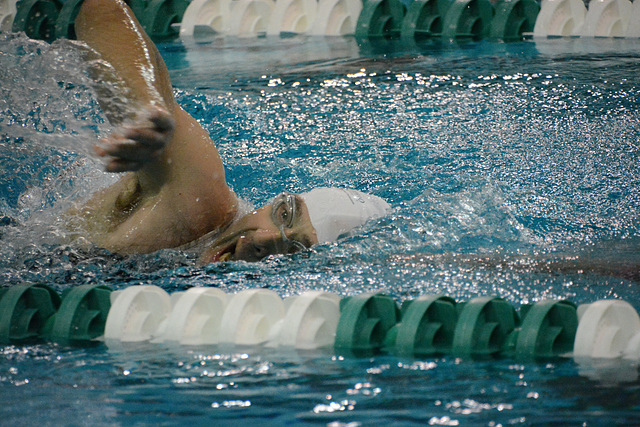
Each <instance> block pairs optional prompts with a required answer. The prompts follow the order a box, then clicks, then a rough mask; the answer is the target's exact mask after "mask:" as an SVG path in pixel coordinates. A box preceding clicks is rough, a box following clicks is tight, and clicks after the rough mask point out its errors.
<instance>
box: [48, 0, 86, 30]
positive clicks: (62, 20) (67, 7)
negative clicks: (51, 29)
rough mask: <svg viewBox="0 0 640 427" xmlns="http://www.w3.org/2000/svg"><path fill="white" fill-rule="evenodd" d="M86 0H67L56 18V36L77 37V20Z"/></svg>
mask: <svg viewBox="0 0 640 427" xmlns="http://www.w3.org/2000/svg"><path fill="white" fill-rule="evenodd" d="M83 1H84V0H67V1H65V2H64V4H63V5H62V8H61V9H60V12H59V13H58V16H57V18H56V25H55V38H56V39H60V38H67V39H72V40H74V39H75V38H76V30H75V21H76V17H77V16H78V12H80V7H81V6H82V2H83Z"/></svg>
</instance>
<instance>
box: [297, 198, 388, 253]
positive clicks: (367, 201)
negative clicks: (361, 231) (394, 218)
mask: <svg viewBox="0 0 640 427" xmlns="http://www.w3.org/2000/svg"><path fill="white" fill-rule="evenodd" d="M300 196H301V197H302V199H303V200H304V202H305V204H306V205H307V209H308V210H309V217H310V218H311V225H313V228H315V229H316V235H317V236H318V243H325V242H333V241H335V240H337V239H338V237H339V236H340V235H342V234H345V233H348V232H349V231H351V230H353V229H354V228H356V227H359V226H361V225H363V224H364V223H366V222H367V221H368V220H369V219H372V218H380V217H382V216H384V215H386V213H387V212H388V211H389V210H390V209H391V206H389V204H388V203H387V202H385V201H384V200H383V199H381V198H380V197H378V196H372V195H370V194H365V193H362V192H360V191H357V190H350V189H346V188H327V187H320V188H314V189H313V190H311V191H309V192H307V193H303V194H301V195H300Z"/></svg>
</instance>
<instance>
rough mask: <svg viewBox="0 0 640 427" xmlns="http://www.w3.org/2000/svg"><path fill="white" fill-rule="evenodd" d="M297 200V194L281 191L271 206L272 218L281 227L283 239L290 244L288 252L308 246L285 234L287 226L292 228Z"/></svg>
mask: <svg viewBox="0 0 640 427" xmlns="http://www.w3.org/2000/svg"><path fill="white" fill-rule="evenodd" d="M297 209H298V206H297V200H296V196H295V194H292V193H286V192H285V193H281V194H279V195H278V196H276V198H275V199H274V200H273V203H272V207H271V220H272V221H273V223H274V224H275V225H276V226H277V227H278V228H280V234H281V235H282V241H283V242H284V243H285V244H287V245H288V252H289V253H294V252H298V251H300V250H304V249H306V246H305V245H303V244H302V243H300V242H298V241H297V240H293V239H289V238H288V237H287V235H286V234H285V232H284V230H285V228H288V229H290V228H292V227H293V224H294V222H295V218H296V214H297Z"/></svg>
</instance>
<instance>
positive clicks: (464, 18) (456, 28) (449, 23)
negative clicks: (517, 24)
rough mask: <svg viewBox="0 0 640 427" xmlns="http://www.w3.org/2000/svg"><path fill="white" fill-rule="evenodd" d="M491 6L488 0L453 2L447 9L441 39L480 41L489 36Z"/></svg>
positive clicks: (460, 0)
mask: <svg viewBox="0 0 640 427" xmlns="http://www.w3.org/2000/svg"><path fill="white" fill-rule="evenodd" d="M492 19H493V6H492V5H491V3H490V2H489V0H454V1H453V3H451V6H449V9H447V14H446V15H445V17H444V23H443V28H442V38H443V39H444V40H449V41H468V40H481V39H484V38H486V37H487V36H488V35H489V28H490V25H491V20H492Z"/></svg>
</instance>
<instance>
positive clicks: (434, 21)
mask: <svg viewBox="0 0 640 427" xmlns="http://www.w3.org/2000/svg"><path fill="white" fill-rule="evenodd" d="M450 4H451V0H414V1H412V2H411V4H410V5H409V8H408V10H407V14H406V15H405V17H404V19H403V21H402V27H401V30H400V36H401V37H402V38H403V39H409V40H412V39H416V40H420V39H436V38H440V37H441V36H442V26H443V22H444V17H445V15H446V13H447V10H448V9H449V5H450Z"/></svg>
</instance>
